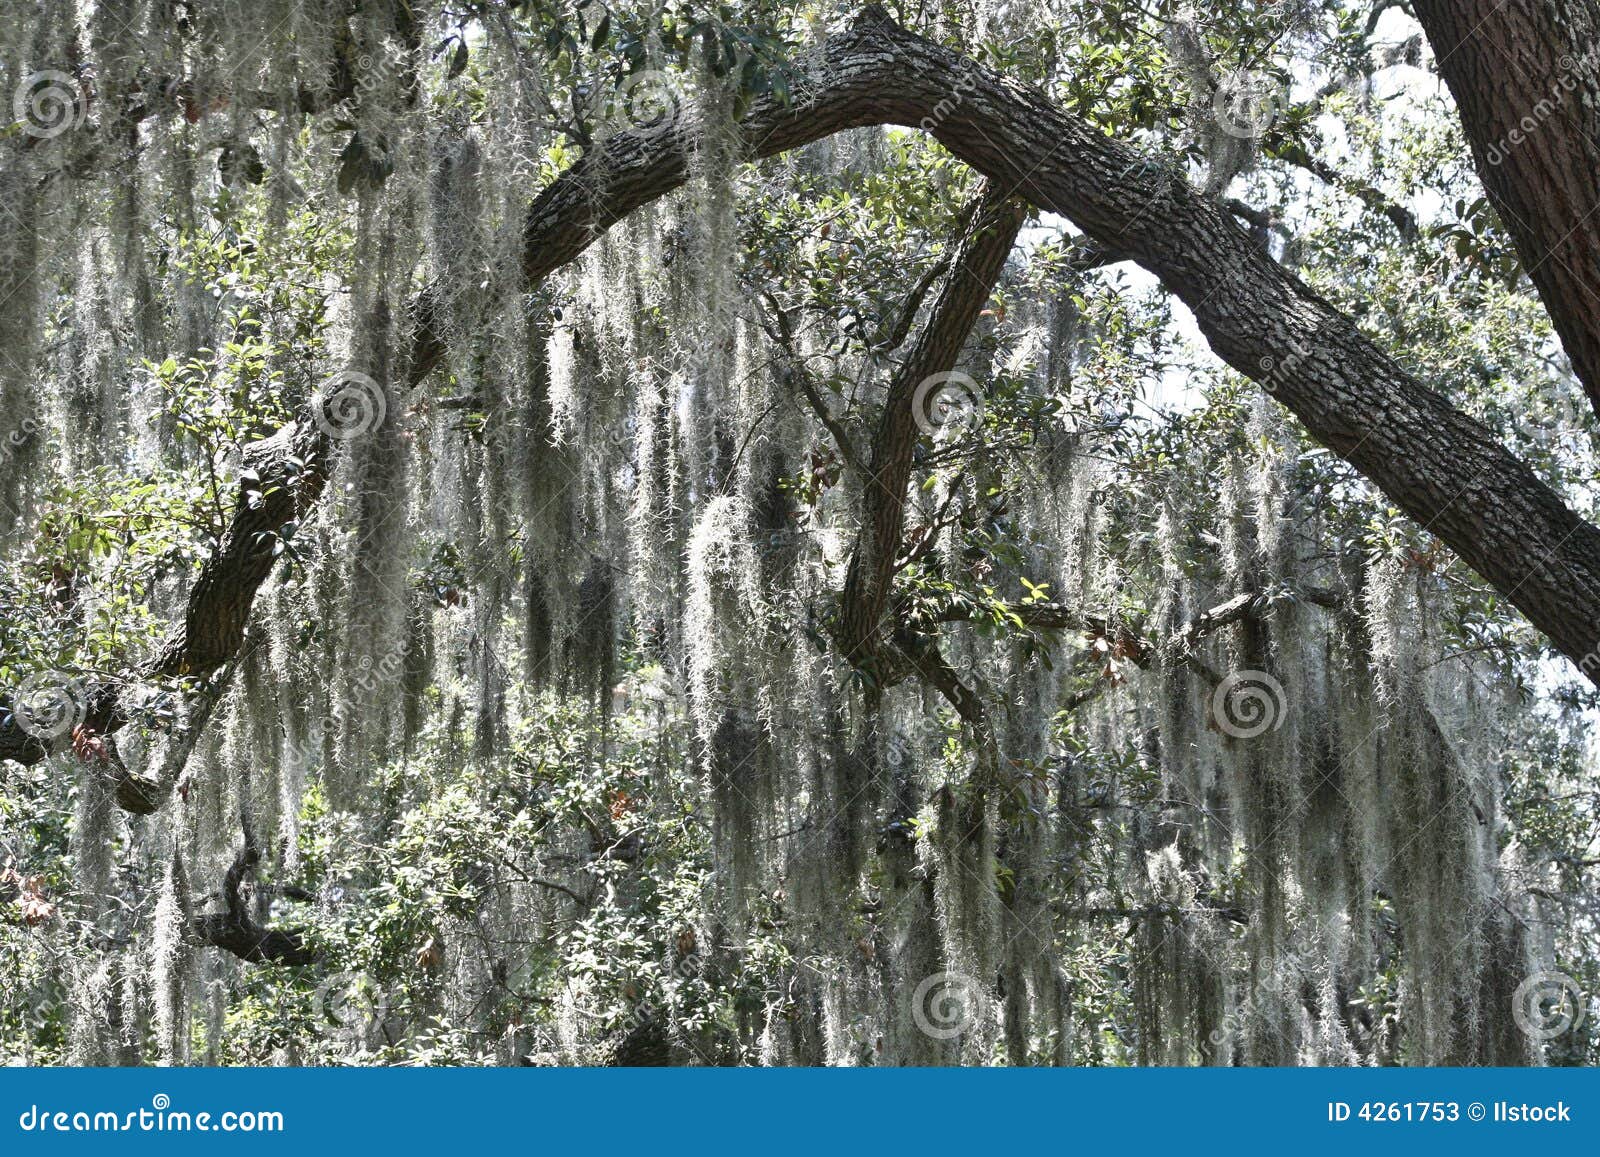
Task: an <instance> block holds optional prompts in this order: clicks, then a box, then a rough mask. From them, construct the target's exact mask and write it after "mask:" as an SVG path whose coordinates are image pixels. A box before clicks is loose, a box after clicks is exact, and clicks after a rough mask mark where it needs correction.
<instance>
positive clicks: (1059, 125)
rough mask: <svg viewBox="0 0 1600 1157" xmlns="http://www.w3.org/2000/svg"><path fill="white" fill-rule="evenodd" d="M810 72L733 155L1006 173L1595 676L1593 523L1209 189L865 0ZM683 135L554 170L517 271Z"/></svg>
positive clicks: (561, 254)
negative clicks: (931, 163)
mask: <svg viewBox="0 0 1600 1157" xmlns="http://www.w3.org/2000/svg"><path fill="white" fill-rule="evenodd" d="M804 71H805V73H806V76H807V78H808V80H809V83H808V84H807V85H805V86H803V87H802V89H801V90H800V92H799V95H798V96H797V98H796V99H795V101H794V102H793V103H792V104H790V105H782V104H780V103H778V102H776V101H773V100H764V101H760V102H757V104H756V105H755V106H754V108H753V109H752V110H751V111H750V113H749V114H748V115H747V116H746V117H745V119H744V120H743V121H742V122H741V126H740V135H741V138H742V144H743V147H744V153H745V156H746V157H748V158H751V159H754V158H758V157H765V156H771V155H773V154H776V153H779V152H783V151H784V150H787V149H792V148H796V147H798V146H800V145H804V144H808V143H810V142H811V141H815V140H818V139H820V138H822V137H824V136H827V135H829V134H831V133H834V132H838V131H839V130H841V129H846V128H855V127H861V126H864V125H869V124H898V125H907V126H917V127H920V128H923V129H924V130H926V131H928V132H930V133H931V134H932V135H933V136H934V137H935V138H936V139H938V140H939V141H940V143H942V144H943V145H944V146H945V147H946V148H948V149H949V150H950V151H951V152H952V153H954V154H955V155H956V156H958V157H960V158H961V159H962V160H964V161H966V162H967V163H968V164H969V165H971V166H972V167H973V168H975V169H977V170H978V171H979V172H981V173H983V174H984V175H985V176H987V177H988V178H989V179H990V181H991V182H992V183H993V184H994V185H995V186H996V188H998V189H999V190H1001V191H1003V192H1006V193H1015V194H1016V195H1018V196H1022V197H1025V198H1027V199H1028V200H1029V201H1030V202H1032V203H1033V204H1034V205H1036V206H1038V207H1040V208H1042V209H1047V210H1050V211H1053V212H1057V213H1060V214H1062V215H1063V216H1066V217H1068V218H1070V219H1072V220H1073V221H1074V222H1076V223H1077V224H1078V225H1079V226H1080V227H1081V228H1082V229H1083V230H1084V231H1085V232H1087V233H1089V234H1090V235H1091V236H1092V237H1093V238H1094V239H1095V240H1096V241H1097V242H1099V243H1100V244H1101V245H1104V246H1106V247H1107V248H1110V249H1113V250H1116V251H1117V252H1120V253H1126V254H1128V255H1129V256H1130V257H1131V258H1132V259H1133V260H1135V261H1137V262H1138V263H1139V264H1140V265H1142V266H1144V267H1145V268H1146V269H1148V270H1150V271H1151V272H1152V273H1154V274H1155V275H1156V276H1158V277H1159V278H1160V279H1161V280H1162V282H1163V283H1164V284H1165V285H1166V286H1167V288H1168V289H1169V290H1171V291H1172V292H1173V293H1175V294H1176V295H1177V296H1178V297H1179V298H1181V299H1182V300H1183V301H1184V302H1185V303H1186V304H1187V305H1188V306H1189V307H1190V309H1191V310H1192V311H1193V313H1194V315H1195V319H1196V321H1197V323H1198V324H1199V327H1200V329H1201V331H1202V332H1203V333H1204V334H1205V335H1206V338H1207V340H1208V341H1209V342H1210V343H1211V347H1212V349H1213V350H1214V351H1215V352H1216V353H1217V354H1218V356H1220V357H1221V358H1222V359H1223V360H1224V361H1226V362H1227V363H1228V364H1229V365H1231V366H1232V367H1233V368H1235V369H1236V370H1238V371H1239V372H1240V373H1243V374H1245V375H1246V376H1248V377H1250V378H1252V379H1254V380H1255V381H1257V382H1259V383H1261V384H1262V385H1263V386H1264V387H1265V388H1266V389H1267V390H1268V391H1269V392H1271V393H1272V394H1273V395H1274V396H1275V397H1277V398H1278V400H1279V401H1281V402H1283V403H1284V405H1286V406H1287V407H1288V408H1289V409H1290V410H1292V411H1293V412H1294V413H1295V415H1296V416H1297V417H1299V419H1300V420H1301V422H1303V423H1304V425H1305V427H1306V429H1307V430H1308V431H1310V433H1311V434H1312V436H1313V437H1315V438H1316V439H1317V440H1318V441H1320V442H1322V443H1323V444H1324V445H1326V446H1328V447H1329V448H1330V449H1332V450H1333V451H1334V452H1335V453H1337V454H1339V455H1340V456H1341V457H1343V458H1345V459H1346V460H1347V461H1349V462H1350V463H1351V464H1352V465H1354V466H1355V467H1356V469H1358V470H1359V471H1360V472H1361V473H1362V474H1363V475H1365V476H1366V477H1367V478H1368V479H1370V480H1371V481H1372V482H1373V483H1374V484H1375V485H1376V486H1377V487H1378V488H1379V489H1380V490H1381V491H1382V492H1383V493H1384V494H1385V495H1387V496H1388V497H1389V499H1390V500H1391V501H1393V502H1394V503H1395V504H1396V505H1397V506H1399V507H1400V508H1401V509H1402V510H1404V511H1405V512H1406V513H1407V514H1409V515H1410V516H1411V517H1412V518H1414V519H1416V520H1417V521H1418V522H1419V523H1420V524H1421V525H1422V527H1423V528H1424V529H1426V530H1428V531H1430V532H1432V533H1433V534H1435V535H1437V536H1438V537H1439V538H1440V539H1442V540H1443V541H1444V542H1445V543H1446V545H1448V546H1449V547H1450V548H1451V549H1452V550H1454V551H1455V552H1456V554H1458V555H1459V556H1460V557H1461V558H1462V560H1463V561H1465V562H1466V563H1467V564H1468V565H1469V566H1471V567H1472V568H1473V569H1474V570H1476V571H1477V572H1478V573H1479V574H1480V575H1482V576H1483V577H1484V579H1486V580H1487V581H1488V582H1489V583H1490V585H1492V586H1493V587H1495V588H1496V589H1497V590H1498V591H1500V593H1501V594H1502V595H1504V596H1505V597H1506V598H1507V599H1508V600H1509V601H1510V602H1512V603H1513V604H1514V605H1516V606H1517V607H1518V608H1519V609H1520V610H1521V611H1522V612H1523V613H1524V614H1526V615H1527V616H1528V618H1529V620H1530V621H1531V622H1532V623H1533V624H1534V625H1535V626H1536V627H1538V628H1539V629H1540V630H1541V631H1543V632H1544V633H1545V635H1547V636H1548V637H1549V638H1550V640H1551V641H1552V642H1553V643H1554V644H1555V646H1556V647H1557V648H1558V649H1559V650H1560V651H1561V652H1562V653H1564V654H1565V655H1566V656H1567V657H1568V658H1570V659H1572V660H1573V662H1575V663H1577V664H1578V665H1579V668H1580V669H1581V670H1582V671H1583V673H1584V674H1585V675H1587V676H1588V677H1589V678H1591V679H1592V680H1595V681H1596V682H1597V683H1600V528H1597V527H1595V526H1593V525H1591V524H1589V523H1587V522H1585V521H1584V520H1583V519H1581V518H1580V517H1579V516H1578V515H1577V514H1575V513H1574V512H1573V511H1572V510H1571V509H1570V508H1568V507H1567V506H1566V505H1565V503H1563V502H1562V500H1561V498H1560V497H1559V496H1558V495H1557V494H1556V493H1555V492H1554V491H1553V490H1551V489H1550V487H1548V486H1547V485H1545V484H1544V483H1543V482H1542V481H1540V480H1539V478H1538V477H1537V476H1536V475H1535V474H1534V473H1533V471H1532V469H1530V468H1529V467H1528V465H1527V464H1526V463H1524V462H1522V461H1521V460H1520V459H1518V458H1516V457H1515V456H1513V455H1512V454H1511V453H1510V452H1509V451H1508V450H1506V448H1505V447H1504V446H1503V445H1501V444H1500V443H1499V442H1498V441H1497V440H1496V439H1495V437H1494V436H1493V435H1492V434H1491V433H1490V432H1489V431H1488V430H1487V429H1486V428H1485V427H1484V426H1482V425H1481V424H1480V423H1478V422H1477V421H1475V420H1474V419H1472V418H1471V417H1469V416H1467V415H1466V414H1464V413H1463V412H1461V411H1460V410H1458V409H1456V408H1455V407H1454V406H1452V405H1451V404H1450V403H1449V402H1448V401H1447V400H1446V399H1445V398H1444V397H1442V396H1441V395H1440V394H1438V393H1436V392H1435V391H1433V390H1431V389H1429V388H1428V387H1427V386H1424V385H1423V384H1422V383H1421V382H1420V381H1418V380H1417V379H1416V378H1415V377H1413V376H1412V375H1411V374H1410V373H1408V372H1407V371H1406V370H1404V369H1403V368H1402V367H1401V366H1400V365H1399V364H1398V363H1397V362H1396V361H1395V360H1394V359H1393V358H1391V357H1389V356H1388V355H1386V354H1385V353H1384V352H1383V351H1382V350H1380V349H1379V348H1378V347H1377V346H1376V345H1375V344H1374V343H1373V342H1372V341H1371V340H1370V339H1369V338H1367V337H1366V336H1365V335H1364V334H1362V333H1361V331H1360V330H1359V329H1358V328H1357V327H1356V325H1355V323H1354V322H1352V321H1351V320H1350V319H1349V318H1348V317H1346V316H1345V315H1344V314H1342V313H1340V312H1339V310H1337V309H1336V308H1334V307H1333V306H1332V305H1330V304H1329V303H1328V302H1326V301H1324V300H1323V299H1322V298H1320V297H1318V296H1317V295H1316V294H1315V293H1314V292H1312V290H1311V289H1309V288H1308V287H1307V286H1306V285H1305V284H1304V283H1303V282H1301V281H1300V280H1299V279H1298V278H1296V277H1295V276H1294V275H1293V274H1292V273H1290V272H1288V271H1287V270H1285V269H1283V268H1282V267H1281V266H1279V265H1278V264H1277V263H1276V262H1275V261H1273V260H1272V258H1271V256H1270V255H1269V254H1266V253H1263V252H1261V250H1260V248H1259V247H1258V246H1256V245H1254V244H1253V243H1252V242H1251V239H1250V237H1249V234H1248V233H1247V232H1246V231H1245V230H1244V229H1242V228H1240V226H1239V225H1238V224H1237V223H1236V222H1235V221H1234V220H1232V217H1231V215H1230V214H1229V213H1228V212H1227V210H1226V209H1225V208H1224V207H1223V206H1222V205H1220V204H1218V203H1217V202H1216V201H1215V200H1214V199H1212V198H1209V197H1206V196H1204V195H1203V194H1201V193H1200V192H1199V191H1197V190H1196V189H1195V188H1193V187H1192V186H1191V185H1190V184H1189V183H1188V182H1187V181H1185V180H1184V179H1183V177H1182V176H1181V175H1180V174H1179V173H1178V172H1176V171H1175V170H1173V169H1172V168H1170V167H1168V166H1167V165H1166V164H1164V163H1162V162H1161V161H1159V160H1154V159H1152V158H1150V157H1148V156H1145V155H1142V154H1140V153H1138V152H1136V151H1134V150H1133V149H1131V148H1129V147H1128V146H1126V145H1123V144H1120V143H1119V142H1117V141H1114V140H1112V139H1110V138H1109V137H1107V136H1106V135H1105V134H1104V133H1102V132H1101V131H1099V130H1098V129H1096V128H1095V127H1094V126H1092V125H1090V124H1088V123H1086V122H1084V121H1082V120H1080V119H1078V118H1076V117H1073V116H1070V115H1068V114H1066V113H1064V112H1062V111H1061V110H1060V109H1058V108H1056V107H1054V106H1053V105H1052V104H1050V102H1049V101H1048V100H1046V99H1045V98H1044V97H1043V96H1042V95H1041V94H1039V93H1038V92H1036V91H1034V90H1032V89H1029V88H1025V87H1023V86H1021V85H1019V84H1016V83H1015V82H1013V81H1011V80H1008V79H1007V78H1005V77H1003V76H1000V75H998V74H996V73H994V72H992V71H990V70H989V69H987V68H984V67H982V66H980V65H977V64H975V63H973V62H971V61H968V60H965V59H963V58H962V57H960V56H958V55H957V54H955V53H953V52H951V51H949V50H948V49H945V48H942V47H940V46H938V45H935V44H932V43H930V42H928V41H927V40H924V39H923V38H921V37H919V36H917V35H915V34H914V33H911V32H908V31H906V30H905V29H903V28H900V27H899V26H898V25H896V24H895V23H894V22H893V21H892V20H890V19H889V18H888V16H887V15H886V14H885V13H884V12H883V10H882V9H881V8H878V7H876V6H874V7H871V8H868V9H867V10H866V11H865V12H864V13H863V14H862V16H861V17H860V19H858V20H857V21H856V23H855V24H854V25H852V26H851V27H850V28H849V29H847V30H845V31H844V32H842V33H840V34H839V35H837V36H835V37H833V38H831V39H830V40H829V41H827V43H826V44H825V45H824V46H823V47H822V49H821V50H820V52H819V54H818V56H817V58H816V59H814V60H812V61H809V62H806V66H805V69H804ZM693 147H694V146H693V139H692V135H691V133H690V130H689V128H688V126H687V125H680V124H678V123H676V122H673V123H669V124H666V125H662V126H658V127H656V128H653V129H649V130H642V131H638V132H630V133H622V134H618V135H617V136H615V137H612V138H610V139H608V140H607V141H606V142H605V143H604V144H602V145H601V146H600V147H599V148H597V149H596V150H595V151H594V152H593V153H591V154H589V155H588V156H587V157H585V158H584V160H583V161H582V162H580V163H579V164H578V165H576V166H574V167H573V168H572V169H570V170H568V171H567V172H566V173H565V174H563V175H562V176H561V177H560V178H558V179H557V180H556V181H555V182H554V183H552V184H551V185H550V186H549V187H547V188H546V189H545V190H544V191H543V192H542V193H541V194H540V195H539V196H538V197H537V198H536V199H535V201H534V203H533V206H532V208H531V210H530V212H529V214H528V221H527V225H526V229H525V235H524V236H525V248H524V258H523V265H524V271H525V273H526V274H527V276H528V277H529V278H530V280H535V281H537V280H539V279H541V278H543V277H544V276H546V275H547V274H548V273H550V272H551V271H552V270H554V269H556V268H559V267H560V266H561V265H563V264H565V263H566V262H568V261H570V260H572V259H573V258H574V257H576V256H577V255H578V254H579V253H581V252H582V251H583V250H584V249H585V248H586V247H587V246H588V245H589V244H590V243H592V242H593V240H594V239H595V238H596V237H597V236H598V235H599V234H600V233H601V232H602V231H603V230H605V229H606V228H607V227H609V226H610V225H611V224H612V223H614V222H615V221H618V220H620V219H621V218H622V217H625V216H626V215H627V214H629V213H631V212H632V211H633V210H635V209H637V208H639V207H640V206H641V205H644V204H646V203H648V202H649V201H652V200H654V199H655V198H657V197H660V196H662V195H664V194H666V193H668V192H670V191H672V190H673V189H675V188H677V187H679V186H680V185H682V184H683V183H684V181H685V180H686V179H687V175H688V172H689V159H690V157H691V155H692V151H693ZM1592 256H1593V254H1592V253H1591V259H1592Z"/></svg>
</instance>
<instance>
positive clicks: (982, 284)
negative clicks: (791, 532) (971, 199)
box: [839, 185, 1026, 667]
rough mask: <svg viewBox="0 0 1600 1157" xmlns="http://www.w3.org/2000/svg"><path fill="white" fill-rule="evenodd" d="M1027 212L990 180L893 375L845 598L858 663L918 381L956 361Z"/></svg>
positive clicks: (886, 552) (893, 528) (881, 581)
mask: <svg viewBox="0 0 1600 1157" xmlns="http://www.w3.org/2000/svg"><path fill="white" fill-rule="evenodd" d="M1025 216H1026V207H1025V206H1024V205H1023V204H1022V202H1020V201H1015V200H1011V199H1009V198H1008V197H1007V196H1006V194H1005V193H1003V192H1001V191H1000V190H998V189H996V188H995V187H994V186H992V185H990V186H987V187H985V189H984V191H983V192H982V193H981V194H980V195H979V198H978V202H977V210H976V212H975V213H974V214H973V216H972V223H971V225H970V226H969V227H968V232H967V235H966V237H965V238H963V240H962V242H961V246H960V249H959V250H958V251H957V253H956V258H955V262H954V268H953V269H952V270H951V273H950V279H949V280H948V281H947V282H946V283H945V285H944V288H943V290H942V291H941V292H940V294H939V300H938V302H937V303H936V304H935V305H934V308H933V313H932V315H931V316H930V318H929V320H928V324H927V325H926V327H924V329H923V331H922V333H921V336H919V337H918V339H917V344H916V347H915V348H914V349H913V351H912V353H911V356H910V357H909V358H907V359H906V361H905V362H904V364H902V365H901V367H900V369H899V371H898V372H897V373H896V374H895V376H894V378H893V380H892V381H891V382H890V383H889V392H888V396H887V397H886V398H885V400H884V404H883V416H882V418H881V419H880V420H879V422H878V432H877V435H876V436H875V437H874V439H873V443H872V458H871V460H870V461H869V462H868V464H867V478H866V495H865V500H866V511H865V518H864V520H863V525H862V531H861V534H860V535H859V536H858V538H857V541H856V548H855V552H854V554H852V556H851V559H850V567H849V570H848V572H847V573H846V575H845V583H844V591H843V594H842V595H841V596H840V600H839V643H840V648H841V650H842V651H843V652H844V655H845V657H846V658H847V659H849V660H850V661H851V662H852V663H854V664H856V665H857V666H859V667H868V666H870V664H871V663H872V659H873V656H874V655H875V654H876V651H877V644H878V639H879V632H880V628H881V624H880V620H881V619H882V618H883V612H884V609H885V605H886V603H887V602H888V597H889V588H890V585H891V584H892V582H893V581H894V572H895V560H896V559H897V558H898V557H899V555H900V541H901V537H902V536H903V534H904V532H905V520H906V487H907V485H908V484H909V483H910V480H911V465H912V455H913V452H914V451H915V449H916V445H917V439H918V438H919V437H920V436H921V432H922V431H921V428H920V426H919V425H918V422H919V419H921V418H922V416H921V415H918V414H917V413H916V407H917V405H918V403H919V398H918V397H917V394H918V390H919V387H920V386H921V385H922V383H924V382H925V381H927V380H928V379H929V378H931V377H933V376H934V375H935V374H941V373H946V372H948V371H950V370H952V369H954V368H955V364H956V359H957V358H958V357H959V356H960V354H961V347H962V346H963V345H965V344H966V341H967V336H968V335H969V334H970V333H971V332H972V327H973V325H974V324H976V323H977V320H978V315H979V314H981V313H982V312H983V307H984V305H985V304H986V303H987V302H988V300H989V295H990V294H991V293H992V292H993V291H994V286H995V283H996V282H997V281H998V280H999V279H1000V271H1001V269H1002V268H1004V266H1005V261H1006V257H1007V256H1008V255H1009V254H1010V252H1011V247H1012V245H1013V244H1015V242H1016V239H1017V232H1018V230H1020V229H1021V228H1022V221H1023V218H1024V217H1025ZM920 401H921V402H922V404H924V405H925V404H926V399H920ZM973 401H974V402H976V401H977V399H973ZM922 420H925V419H922Z"/></svg>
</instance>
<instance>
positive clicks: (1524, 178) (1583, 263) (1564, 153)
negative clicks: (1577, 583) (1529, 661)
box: [1412, 0, 1600, 617]
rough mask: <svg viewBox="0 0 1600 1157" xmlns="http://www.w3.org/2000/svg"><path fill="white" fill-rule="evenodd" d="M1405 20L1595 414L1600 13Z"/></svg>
mask: <svg viewBox="0 0 1600 1157" xmlns="http://www.w3.org/2000/svg"><path fill="white" fill-rule="evenodd" d="M1412 8H1413V10H1414V11H1415V13H1416V17H1417V19H1418V21H1420V22H1421V24H1422V27H1423V30H1424V31H1425V32H1426V33H1427V35H1428V40H1429V42H1430V43H1431V44H1432V45H1433V52H1434V56H1435V57H1436V58H1437V60H1438V69H1439V73H1440V75H1441V76H1443V77H1444V81H1445V84H1447V85H1448V86H1449V88H1450V93H1451V95H1452V96H1454V97H1455V101H1456V108H1457V110H1458V111H1459V112H1460V114H1461V123H1462V125H1463V126H1464V127H1465V129H1466V131H1467V139H1468V140H1469V141H1470V142H1471V143H1472V155H1473V159H1474V160H1476V161H1477V165H1478V175H1479V177H1480V178H1481V179H1482V181H1483V187H1484V189H1485V190H1486V191H1487V192H1488V194H1489V199H1490V201H1491V202H1493V204H1494V207H1495V209H1496V210H1497V211H1498V212H1499V214H1500V218H1501V220H1502V221H1503V222H1504V223H1505V226H1506V228H1507V229H1509V230H1510V232H1511V236H1512V238H1513V239H1514V240H1515V241H1516V246H1517V254H1518V256H1520V257H1521V258H1522V266H1523V268H1524V269H1526V270H1527V271H1528V276H1529V277H1530V278H1532V279H1533V284H1534V286H1535V287H1536V288H1537V289H1538V291H1539V296H1540V297H1541V298H1542V299H1543V300H1544V304H1545V308H1546V309H1548V310H1549V311H1550V319H1551V321H1553V322H1554V323H1555V328H1556V333H1557V334H1558V335H1560V337H1561V344H1562V346H1563V348H1565V349H1566V351H1567V356H1568V357H1570V358H1571V359H1572V368H1573V369H1574V370H1575V371H1576V372H1577V375H1578V378H1579V380H1581V381H1582V382H1583V384H1584V387H1585V389H1587V390H1588V392H1589V400H1590V402H1591V404H1592V405H1593V406H1594V407H1595V411H1596V412H1597V413H1600V3H1596V0H1539V2H1538V3H1516V2H1512V3H1507V2H1506V0H1416V3H1414V4H1413V5H1412ZM1530 617H1531V616H1530Z"/></svg>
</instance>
